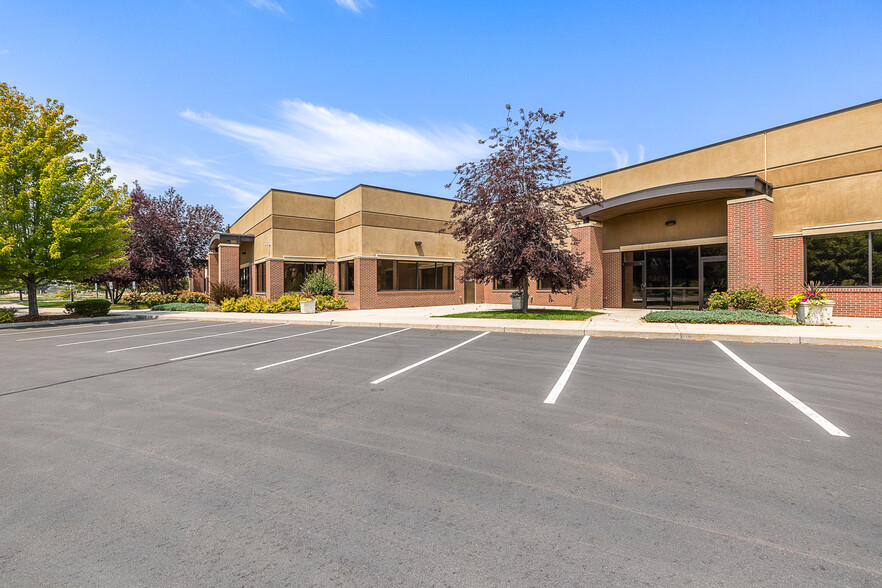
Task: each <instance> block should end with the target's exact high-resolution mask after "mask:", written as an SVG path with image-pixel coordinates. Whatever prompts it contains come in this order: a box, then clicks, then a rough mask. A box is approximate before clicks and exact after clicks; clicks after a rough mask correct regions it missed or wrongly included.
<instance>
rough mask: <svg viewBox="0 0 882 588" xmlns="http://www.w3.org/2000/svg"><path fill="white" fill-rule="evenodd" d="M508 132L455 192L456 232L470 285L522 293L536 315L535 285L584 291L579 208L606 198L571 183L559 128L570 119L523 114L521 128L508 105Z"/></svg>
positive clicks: (464, 173) (459, 171)
mask: <svg viewBox="0 0 882 588" xmlns="http://www.w3.org/2000/svg"><path fill="white" fill-rule="evenodd" d="M505 108H506V118H505V126H504V127H502V128H494V129H492V130H491V132H490V136H489V138H488V139H482V140H480V141H479V143H481V144H482V145H484V144H486V145H487V146H488V147H489V149H490V153H489V154H488V155H487V156H486V157H484V158H483V159H481V160H479V161H476V162H469V163H463V164H461V165H459V166H458V167H457V168H456V170H455V172H454V180H453V181H452V182H451V183H450V184H447V188H450V187H451V186H453V185H455V186H456V203H455V204H454V205H453V211H452V214H451V222H450V231H451V233H452V234H453V236H454V237H455V238H456V239H457V240H459V241H463V242H464V248H465V261H464V263H463V265H464V275H463V279H466V280H471V279H473V280H475V281H477V282H481V283H487V282H490V281H492V280H506V281H510V282H511V283H512V284H514V285H515V286H516V287H517V288H518V289H519V290H520V292H521V296H522V301H523V307H522V312H524V313H526V312H527V310H528V301H529V280H530V278H533V279H535V280H546V281H548V282H550V283H551V288H552V291H553V292H560V291H563V290H569V289H572V288H575V287H578V286H581V285H582V284H583V283H584V282H585V279H586V278H587V277H588V274H589V273H590V268H588V267H587V266H586V265H585V263H584V262H583V260H582V259H580V257H579V256H578V255H576V254H574V253H573V252H572V251H571V249H570V248H569V247H568V244H571V245H577V244H578V240H576V239H575V238H571V237H570V230H569V227H568V226H567V224H568V223H570V222H573V221H574V220H575V219H574V216H573V210H574V208H575V206H576V205H577V204H578V205H582V204H591V203H595V202H599V201H600V199H601V197H600V192H599V191H598V190H597V189H596V188H592V187H590V186H587V185H585V184H582V183H572V184H567V183H565V182H566V181H567V180H569V177H570V167H569V166H568V165H567V157H566V156H565V155H562V154H561V152H560V147H559V146H558V144H557V132H556V131H553V130H551V128H550V127H551V125H552V124H554V122H555V121H556V120H557V119H558V118H560V117H562V116H563V115H564V113H563V112H560V113H547V112H545V111H544V110H542V109H541V108H540V109H539V110H537V111H535V112H524V110H523V109H520V111H519V114H520V116H519V117H518V119H517V120H515V119H514V118H512V112H511V106H510V105H506V107H505Z"/></svg>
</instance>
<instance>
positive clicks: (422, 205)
mask: <svg viewBox="0 0 882 588" xmlns="http://www.w3.org/2000/svg"><path fill="white" fill-rule="evenodd" d="M362 190H363V192H362V194H363V202H362V206H363V208H362V210H364V211H365V212H379V213H383V214H390V215H397V216H409V217H415V218H427V219H435V220H443V221H446V220H447V219H449V218H450V210H451V209H452V208H453V200H447V199H444V198H433V197H431V196H421V195H419V194H409V193H406V192H398V191H396V190H386V189H383V188H374V187H370V186H364V187H363V189H362Z"/></svg>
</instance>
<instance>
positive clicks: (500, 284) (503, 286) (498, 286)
mask: <svg viewBox="0 0 882 588" xmlns="http://www.w3.org/2000/svg"><path fill="white" fill-rule="evenodd" d="M493 289H494V290H515V289H516V288H515V287H514V283H512V281H511V280H493Z"/></svg>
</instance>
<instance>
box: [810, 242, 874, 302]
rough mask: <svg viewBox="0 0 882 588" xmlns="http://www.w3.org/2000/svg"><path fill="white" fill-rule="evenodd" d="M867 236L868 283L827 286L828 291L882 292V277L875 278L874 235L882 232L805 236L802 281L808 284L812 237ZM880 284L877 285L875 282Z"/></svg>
mask: <svg viewBox="0 0 882 588" xmlns="http://www.w3.org/2000/svg"><path fill="white" fill-rule="evenodd" d="M862 233H864V234H866V235H867V274H868V275H867V282H868V283H866V284H863V285H855V286H835V285H827V284H825V286H827V289H828V290H833V289H836V290H860V289H861V288H865V289H870V288H873V289H876V290H882V276H879V277H878V279H876V280H874V279H873V278H874V276H873V233H879V234H882V230H869V231H847V232H844V233H824V234H821V235H803V236H802V281H803V282H804V283H806V282H808V281H809V279H808V240H809V239H810V238H812V237H822V238H824V237H826V238H831V237H844V236H846V235H860V234H862ZM877 281H878V282H879V283H878V284H876V283H875V282H877Z"/></svg>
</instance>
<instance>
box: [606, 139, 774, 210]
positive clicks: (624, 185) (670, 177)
mask: <svg viewBox="0 0 882 588" xmlns="http://www.w3.org/2000/svg"><path fill="white" fill-rule="evenodd" d="M762 169H763V138H762V136H756V137H747V138H745V139H741V140H739V141H733V142H731V143H724V144H722V145H717V146H715V147H709V148H706V149H701V150H699V151H694V152H692V153H685V154H683V155H679V156H677V157H671V158H669V159H663V160H660V161H657V162H653V163H648V164H646V165H641V166H639V167H634V168H630V169H626V170H622V171H618V172H611V173H609V174H604V175H603V178H602V184H603V188H602V192H603V197H604V198H612V197H614V196H621V195H622V194H628V193H630V192H636V191H637V190H645V189H647V188H654V187H656V186H664V185H667V184H676V183H679V182H689V181H693V180H704V179H708V178H720V177H727V176H738V175H744V174H748V173H752V172H756V171H757V170H762ZM760 175H762V174H761V173H760ZM598 179H599V178H592V180H594V182H593V185H597V184H598V183H599V182H598Z"/></svg>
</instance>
